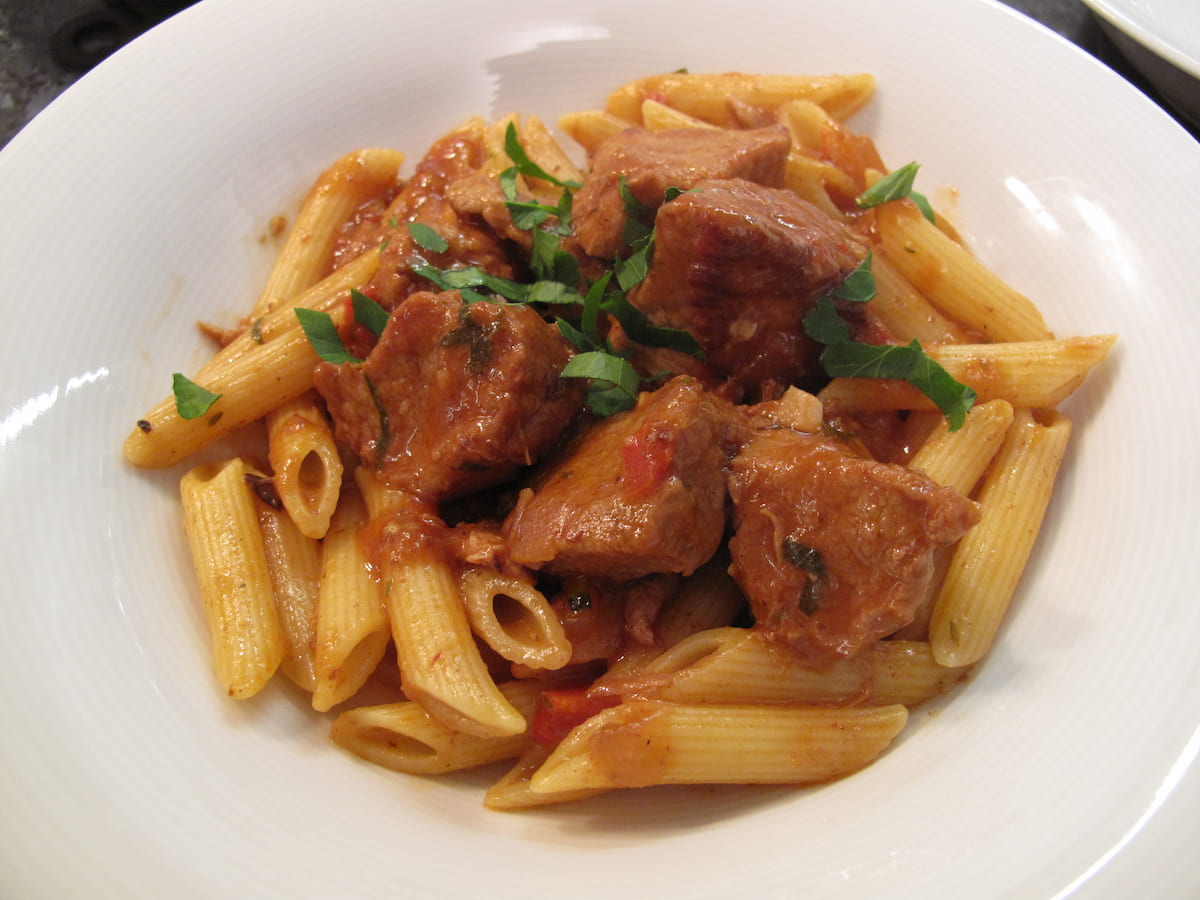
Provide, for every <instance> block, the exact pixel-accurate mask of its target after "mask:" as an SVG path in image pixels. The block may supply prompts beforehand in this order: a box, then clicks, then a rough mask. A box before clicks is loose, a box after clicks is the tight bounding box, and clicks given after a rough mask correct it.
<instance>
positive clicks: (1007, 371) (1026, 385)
mask: <svg viewBox="0 0 1200 900" xmlns="http://www.w3.org/2000/svg"><path fill="white" fill-rule="evenodd" d="M1116 339H1117V338H1116V335H1112V334H1100V335H1094V336H1091V337H1074V338H1064V339H1062V340H1049V341H1021V342H1016V343H1003V344H940V345H938V346H934V347H928V348H926V352H927V353H928V354H929V356H930V357H932V358H933V359H934V360H936V361H937V362H939V363H940V364H941V365H942V366H943V367H944V368H945V369H946V371H947V372H949V373H950V374H951V375H952V376H954V377H955V378H956V379H958V380H959V381H961V382H962V383H963V384H965V385H967V386H968V387H971V388H974V389H975V391H976V393H977V394H978V398H977V401H978V402H980V403H986V402H988V401H989V400H1007V401H1008V402H1009V403H1011V404H1012V406H1013V407H1014V408H1022V407H1027V408H1033V409H1048V408H1051V407H1054V406H1057V405H1058V404H1059V403H1061V402H1062V401H1063V400H1065V399H1066V398H1067V397H1069V396H1070V395H1071V394H1072V393H1073V392H1074V391H1075V389H1076V388H1078V387H1079V386H1080V385H1081V384H1083V381H1084V379H1085V378H1086V377H1087V374H1088V372H1090V371H1091V370H1092V369H1093V368H1094V367H1095V366H1097V365H1099V364H1100V363H1101V362H1103V361H1104V359H1105V358H1106V357H1107V356H1108V354H1109V351H1110V350H1111V349H1112V347H1113V344H1114V343H1115V342H1116ZM818 396H819V397H820V398H821V402H822V403H824V404H825V405H826V406H827V407H828V406H831V405H841V406H843V407H845V408H847V409H859V410H883V409H922V410H927V409H934V408H935V407H934V405H933V402H932V401H931V400H930V399H929V398H928V397H926V396H925V395H924V394H922V393H921V392H920V391H918V390H917V389H916V388H914V387H913V386H912V385H909V384H906V383H905V382H902V381H893V380H888V379H879V378H835V379H833V381H831V382H829V384H828V385H826V386H825V388H824V389H822V391H821V393H820V394H818Z"/></svg>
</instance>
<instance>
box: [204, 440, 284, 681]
mask: <svg viewBox="0 0 1200 900" xmlns="http://www.w3.org/2000/svg"><path fill="white" fill-rule="evenodd" d="M245 476H246V466H245V464H244V463H243V462H242V460H241V459H238V458H234V459H231V460H229V461H227V462H224V463H205V464H204V465H201V466H197V467H196V468H194V469H192V470H191V471H189V472H188V473H187V474H186V475H184V477H183V481H182V482H181V484H180V494H181V496H182V499H183V522H184V531H185V532H186V534H187V539H188V546H189V547H190V549H191V552H192V562H193V565H194V567H195V571H196V582H197V584H198V585H199V587H200V596H201V599H202V600H203V601H204V611H205V616H206V618H207V620H208V627H209V632H210V634H211V637H212V654H213V668H214V670H215V671H216V675H217V681H218V683H219V684H220V685H221V687H222V689H223V690H224V691H225V692H226V693H227V694H228V695H229V696H230V697H236V698H238V699H244V698H246V697H252V696H254V695H255V694H257V693H258V692H259V691H260V690H262V688H263V687H264V686H265V685H266V683H267V681H268V680H269V679H270V678H271V676H272V675H273V674H274V672H275V670H276V669H277V668H278V667H279V663H280V661H281V660H282V659H283V656H284V653H285V652H286V646H287V642H286V638H285V636H284V633H283V629H282V628H281V627H280V624H279V616H278V613H277V612H276V611H275V597H274V594H273V592H272V586H271V577H270V574H269V571H268V565H267V558H266V551H265V550H264V549H263V541H262V535H261V534H260V533H259V530H258V516H257V514H256V513H255V510H254V503H253V500H252V498H251V489H250V487H249V486H248V485H247V484H246V480H245Z"/></svg>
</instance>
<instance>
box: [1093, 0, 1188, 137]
mask: <svg viewBox="0 0 1200 900" xmlns="http://www.w3.org/2000/svg"><path fill="white" fill-rule="evenodd" d="M1083 2H1084V3H1086V4H1087V5H1088V7H1089V8H1090V9H1091V10H1092V12H1093V13H1095V14H1096V18H1097V19H1099V21H1100V24H1101V25H1103V26H1104V28H1105V30H1106V31H1107V32H1108V33H1109V35H1110V36H1111V37H1112V39H1113V41H1114V43H1116V45H1117V46H1118V47H1119V48H1120V50H1121V52H1122V53H1124V54H1125V56H1126V57H1127V58H1128V59H1129V61H1130V62H1131V63H1133V65H1134V66H1135V67H1136V68H1137V69H1138V71H1139V72H1141V73H1142V74H1143V75H1145V76H1146V79H1147V80H1148V81H1149V82H1150V83H1151V84H1152V85H1154V87H1155V88H1157V89H1158V91H1159V93H1160V94H1162V96H1163V97H1164V98H1165V99H1166V100H1167V102H1168V103H1170V104H1171V105H1172V106H1173V107H1174V108H1175V109H1177V110H1178V111H1179V112H1180V113H1181V114H1182V115H1183V116H1184V117H1186V118H1187V119H1188V120H1189V121H1190V122H1191V123H1192V124H1194V125H1200V3H1196V2H1195V0H1083Z"/></svg>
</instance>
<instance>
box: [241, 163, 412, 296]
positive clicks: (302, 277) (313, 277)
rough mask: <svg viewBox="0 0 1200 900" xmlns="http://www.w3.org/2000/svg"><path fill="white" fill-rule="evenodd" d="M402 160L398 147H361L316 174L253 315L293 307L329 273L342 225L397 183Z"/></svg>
mask: <svg viewBox="0 0 1200 900" xmlns="http://www.w3.org/2000/svg"><path fill="white" fill-rule="evenodd" d="M403 162H404V154H403V153H401V152H399V151H398V150H387V149H377V148H366V149H362V150H355V151H353V152H352V153H348V154H346V155H345V156H343V157H342V158H341V159H339V160H338V161H337V162H335V163H334V164H333V165H332V166H330V167H329V168H328V169H326V170H325V171H324V172H322V173H321V175H320V176H318V178H317V180H316V183H314V184H313V186H312V188H311V189H310V190H309V192H308V196H307V197H305V198H304V202H303V204H301V207H300V214H299V215H298V216H297V217H296V224H295V226H294V227H293V228H292V230H291V233H290V234H289V235H288V239H287V242H286V243H285V244H284V246H283V250H282V251H281V252H280V254H279V256H278V257H277V258H276V261H275V265H274V267H273V268H272V269H271V274H270V276H269V277H268V278H267V284H266V286H265V287H264V288H263V291H262V294H261V295H260V296H259V298H258V302H257V303H256V304H255V305H254V311H253V313H252V314H251V315H252V316H253V317H258V316H263V315H266V314H267V313H269V312H272V311H273V310H276V309H279V308H281V307H284V306H290V305H292V301H293V298H295V297H296V295H298V294H299V293H300V292H301V291H304V290H307V289H308V288H310V287H312V286H313V285H314V284H316V283H317V282H318V281H320V280H321V279H322V278H324V277H325V276H326V275H327V274H328V273H329V270H330V269H331V268H332V261H333V251H334V245H335V244H336V243H337V240H338V237H339V236H340V235H341V229H342V226H343V225H344V224H345V223H346V222H347V221H349V220H350V219H351V218H352V217H353V216H354V213H355V212H356V211H357V210H358V208H359V207H360V206H362V205H363V204H364V203H366V202H367V201H368V200H370V199H372V198H373V197H377V196H379V195H380V194H382V193H384V192H385V191H387V190H388V188H390V187H393V186H394V185H395V184H396V175H397V173H398V172H399V171H400V166H401V165H402V164H403Z"/></svg>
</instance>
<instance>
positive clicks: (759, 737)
mask: <svg viewBox="0 0 1200 900" xmlns="http://www.w3.org/2000/svg"><path fill="white" fill-rule="evenodd" d="M907 719H908V711H907V710H906V709H905V708H904V707H903V706H898V705H894V706H880V707H871V708H865V709H837V710H834V709H804V708H798V707H776V706H715V705H714V706H709V705H704V706H698V705H683V704H675V703H663V702H660V701H657V700H634V701H629V702H625V703H622V704H621V705H619V706H614V707H611V708H609V709H606V710H603V711H602V712H600V713H597V714H596V715H595V716H593V717H592V718H590V719H588V720H587V721H586V722H584V723H583V724H582V725H580V726H579V727H577V728H576V729H575V730H574V731H572V732H571V733H570V734H569V735H567V737H566V738H565V739H564V740H563V742H562V743H561V744H559V745H558V747H556V748H555V750H554V752H553V753H551V754H550V757H549V758H548V759H547V760H546V762H545V763H543V764H542V766H541V768H540V769H538V770H537V772H536V773H535V774H534V775H533V777H532V779H531V780H530V789H531V790H532V791H533V792H534V793H560V792H562V791H568V790H570V791H576V790H581V789H591V790H596V789H610V788H623V787H649V786H651V785H656V784H701V783H706V784H712V783H726V784H751V783H756V784H772V783H776V784H778V783H785V784H812V783H816V782H822V781H831V780H833V779H836V778H841V777H843V776H845V775H849V774H850V773H852V772H856V771H858V770H859V769H861V768H863V767H864V766H866V765H868V764H869V763H870V762H872V761H873V760H874V759H875V758H876V757H877V756H879V754H880V753H882V752H883V751H884V749H886V747H887V746H888V744H890V743H891V742H892V740H893V739H894V738H895V737H896V735H897V734H899V733H900V730H901V729H902V728H903V727H904V724H905V722H906V721H907Z"/></svg>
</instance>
